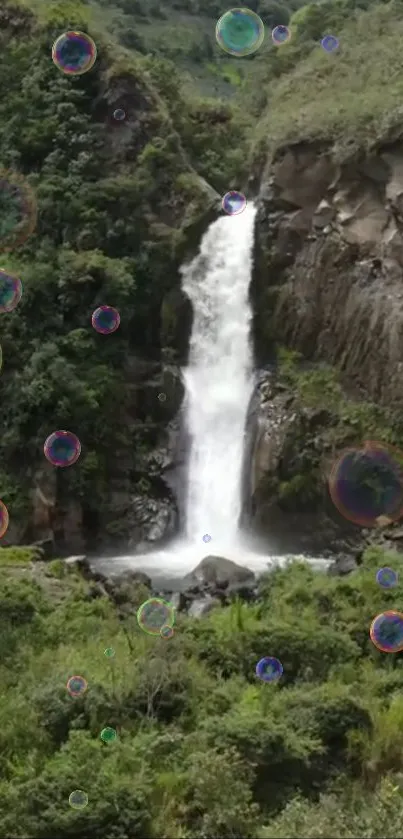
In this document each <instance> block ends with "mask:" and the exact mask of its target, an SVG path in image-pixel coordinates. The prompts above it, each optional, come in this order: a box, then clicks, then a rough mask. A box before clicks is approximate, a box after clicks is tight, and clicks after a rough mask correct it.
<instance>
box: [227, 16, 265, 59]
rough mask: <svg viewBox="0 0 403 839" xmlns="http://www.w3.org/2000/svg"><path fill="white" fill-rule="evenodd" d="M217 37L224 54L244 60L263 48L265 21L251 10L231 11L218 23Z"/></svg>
mask: <svg viewBox="0 0 403 839" xmlns="http://www.w3.org/2000/svg"><path fill="white" fill-rule="evenodd" d="M215 36H216V41H217V44H218V45H219V46H220V47H221V49H222V50H224V52H226V53H228V55H233V56H235V57H236V58H243V57H244V56H246V55H252V54H253V53H254V52H256V50H258V49H259V47H261V46H262V44H263V41H264V25H263V21H262V20H261V19H260V17H259V15H257V14H255V12H252V11H251V9H244V8H243V9H230V10H229V11H228V12H225V14H223V15H222V16H221V17H220V19H219V20H218V21H217V25H216V30H215Z"/></svg>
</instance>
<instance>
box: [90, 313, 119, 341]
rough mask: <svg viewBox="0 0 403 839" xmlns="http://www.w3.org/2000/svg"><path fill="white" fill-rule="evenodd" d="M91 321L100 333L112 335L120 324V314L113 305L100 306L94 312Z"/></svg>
mask: <svg viewBox="0 0 403 839" xmlns="http://www.w3.org/2000/svg"><path fill="white" fill-rule="evenodd" d="M91 323H92V326H93V327H94V329H95V331H96V332H99V333H100V335H111V334H112V332H116V330H117V329H119V326H120V314H119V312H118V310H117V309H114V308H113V306H98V308H97V309H95V311H94V312H93V313H92V317H91Z"/></svg>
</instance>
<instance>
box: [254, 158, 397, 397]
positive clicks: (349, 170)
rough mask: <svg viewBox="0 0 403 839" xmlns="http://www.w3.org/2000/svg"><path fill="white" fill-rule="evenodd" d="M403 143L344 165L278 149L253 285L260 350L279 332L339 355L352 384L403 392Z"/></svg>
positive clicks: (377, 392)
mask: <svg viewBox="0 0 403 839" xmlns="http://www.w3.org/2000/svg"><path fill="white" fill-rule="evenodd" d="M402 211H403V144H402V143H397V144H395V145H392V146H390V147H387V148H380V149H379V150H378V152H376V153H375V152H374V153H373V154H372V155H371V156H370V157H369V158H364V157H363V158H362V159H361V160H357V161H354V162H353V163H351V165H347V164H345V165H343V166H339V165H337V164H336V163H335V162H334V159H333V153H332V149H331V148H323V147H321V146H319V145H317V144H316V145H315V144H311V145H309V144H300V145H296V146H293V147H289V148H285V149H282V150H281V151H279V152H278V154H277V156H276V158H275V159H274V162H273V164H272V166H271V168H270V172H269V173H268V174H266V175H265V182H264V184H263V187H262V191H261V195H260V208H259V213H258V222H257V244H256V264H255V274H254V280H253V287H252V296H253V299H254V302H255V312H256V314H255V332H256V337H257V352H258V356H259V360H260V361H261V362H265V361H267V358H268V355H269V354H270V351H271V348H272V345H273V342H276V341H279V342H280V343H282V344H284V343H285V344H288V345H289V346H292V347H293V348H295V349H297V350H299V351H301V352H302V353H303V355H304V357H305V358H307V359H311V360H320V361H327V362H329V363H331V364H336V365H338V366H339V367H340V368H341V370H342V371H343V374H344V376H345V379H346V382H347V383H348V385H349V386H350V387H354V388H356V389H357V390H359V391H360V392H363V393H365V394H367V395H368V396H369V397H370V398H372V399H374V400H376V401H379V402H382V403H384V404H392V403H393V404H396V403H399V404H401V402H402V400H403V377H402V372H403V360H402V359H403V216H402Z"/></svg>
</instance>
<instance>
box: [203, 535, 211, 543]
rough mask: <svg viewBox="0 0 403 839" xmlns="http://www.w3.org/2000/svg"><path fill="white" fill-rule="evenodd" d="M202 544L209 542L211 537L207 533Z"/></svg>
mask: <svg viewBox="0 0 403 839" xmlns="http://www.w3.org/2000/svg"><path fill="white" fill-rule="evenodd" d="M203 542H211V536H209V534H208V533H205V534H204V536H203Z"/></svg>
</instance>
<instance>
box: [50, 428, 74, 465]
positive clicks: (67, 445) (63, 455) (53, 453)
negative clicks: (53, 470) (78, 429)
mask: <svg viewBox="0 0 403 839" xmlns="http://www.w3.org/2000/svg"><path fill="white" fill-rule="evenodd" d="M43 451H44V453H45V457H46V459H47V460H48V461H49V463H51V464H52V466H60V467H64V466H72V465H73V463H76V461H77V460H78V458H79V457H80V454H81V443H80V441H79V439H78V437H77V436H76V435H75V434H73V432H72V431H54V432H53V434H49V437H47V439H46V440H45V444H44V447H43Z"/></svg>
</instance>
